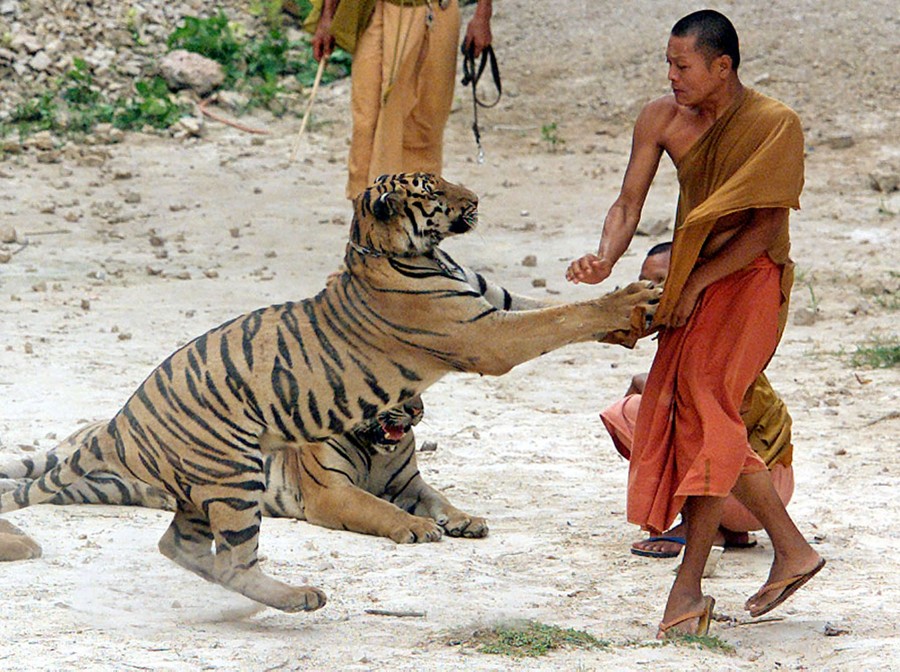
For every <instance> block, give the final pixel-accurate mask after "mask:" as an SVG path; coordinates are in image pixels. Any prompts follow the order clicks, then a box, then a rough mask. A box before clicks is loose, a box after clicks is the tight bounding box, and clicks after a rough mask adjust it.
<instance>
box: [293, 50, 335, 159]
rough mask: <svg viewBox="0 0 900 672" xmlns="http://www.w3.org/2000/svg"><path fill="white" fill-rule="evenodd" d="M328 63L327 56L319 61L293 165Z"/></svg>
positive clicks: (295, 143)
mask: <svg viewBox="0 0 900 672" xmlns="http://www.w3.org/2000/svg"><path fill="white" fill-rule="evenodd" d="M327 62H328V57H327V56H323V57H322V60H321V61H319V69H318V70H316V79H315V81H314V82H313V88H312V91H311V92H310V94H309V102H307V103H306V111H305V112H304V113H303V121H301V122H300V130H299V131H297V138H296V139H295V140H294V147H293V149H292V150H291V163H293V162H294V159H296V158H297V151H298V150H299V149H300V140H301V138H303V132H304V131H305V130H306V122H308V121H309V113H310V112H311V111H312V106H313V101H314V100H315V99H316V94H317V93H318V92H319V82H321V81H322V73H323V72H325V64H326V63H327Z"/></svg>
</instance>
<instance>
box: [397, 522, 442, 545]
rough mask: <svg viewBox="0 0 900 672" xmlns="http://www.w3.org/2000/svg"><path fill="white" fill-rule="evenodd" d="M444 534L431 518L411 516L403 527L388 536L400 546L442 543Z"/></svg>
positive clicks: (400, 526)
mask: <svg viewBox="0 0 900 672" xmlns="http://www.w3.org/2000/svg"><path fill="white" fill-rule="evenodd" d="M443 534H444V532H443V530H442V529H441V527H440V525H438V524H437V523H436V522H435V521H434V520H432V519H431V518H422V517H421V516H409V519H407V520H405V521H404V522H403V523H402V524H401V525H399V526H398V527H396V528H395V529H393V530H391V532H390V533H389V534H388V536H389V537H390V538H391V539H393V540H394V541H396V542H397V543H398V544H422V543H426V542H431V541H440V540H441V537H442V536H443Z"/></svg>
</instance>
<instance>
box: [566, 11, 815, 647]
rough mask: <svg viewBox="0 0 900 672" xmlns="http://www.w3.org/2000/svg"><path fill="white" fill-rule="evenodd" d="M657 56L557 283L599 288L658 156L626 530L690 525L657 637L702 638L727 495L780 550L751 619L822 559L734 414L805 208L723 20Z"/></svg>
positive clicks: (751, 606) (795, 168)
mask: <svg viewBox="0 0 900 672" xmlns="http://www.w3.org/2000/svg"><path fill="white" fill-rule="evenodd" d="M666 61H667V63H668V66H669V70H668V77H669V81H670V83H671V85H672V94H671V95H668V96H664V97H662V98H658V99H656V100H654V101H651V102H650V103H648V104H647V105H646V106H645V107H644V109H643V110H642V111H641V113H640V115H639V116H638V119H637V122H636V123H635V128H634V136H633V142H632V149H631V157H630V159H629V163H628V167H627V169H626V171H625V177H624V179H623V183H622V189H621V191H620V193H619V197H618V198H617V199H616V201H615V202H614V203H613V205H612V207H611V208H610V211H609V213H608V214H607V217H606V220H605V222H604V226H603V233H602V235H601V238H600V244H599V247H598V251H597V253H596V254H587V255H584V256H582V257H581V258H579V259H576V260H575V261H573V262H572V263H571V264H570V265H569V268H568V270H567V272H566V275H567V278H568V279H569V280H570V281H572V282H587V283H592V284H595V283H598V282H601V281H602V280H604V279H605V278H607V277H609V275H610V274H611V272H612V268H613V266H614V264H615V263H616V262H617V261H618V260H619V258H620V257H621V256H622V254H623V253H624V252H625V250H626V249H627V248H628V245H629V244H630V242H631V240H632V238H633V237H634V232H635V230H636V228H637V224H638V222H639V221H640V212H641V209H642V207H643V204H644V201H645V199H646V197H647V193H648V191H649V189H650V183H651V182H652V180H653V177H654V175H655V174H656V170H657V168H658V167H659V161H660V159H661V157H662V154H663V152H665V153H666V154H668V155H669V157H670V158H671V159H672V161H673V162H674V164H675V166H676V168H677V171H678V182H679V186H680V194H679V200H678V208H677V211H676V217H675V234H674V237H673V245H672V261H671V264H670V267H669V272H668V276H667V278H666V285H665V289H664V293H663V296H662V299H661V301H660V306H659V310H658V311H657V313H656V317H655V325H656V326H658V327H660V328H661V332H660V337H659V344H658V347H657V352H656V356H655V358H654V360H653V364H652V366H651V367H650V372H649V374H648V377H647V383H646V386H645V388H644V393H643V396H642V398H641V403H640V407H639V409H638V415H637V419H636V424H635V428H634V441H633V446H632V454H631V460H630V462H629V477H628V503H627V511H628V520H629V521H630V522H633V523H635V524H638V525H640V526H641V527H642V528H643V529H646V530H648V531H650V532H651V533H654V534H659V533H661V532H662V531H664V530H667V529H669V528H670V527H671V525H672V523H673V522H674V520H675V517H676V516H677V515H678V514H679V513H681V515H682V516H683V519H684V521H685V525H686V544H685V549H684V555H683V559H682V563H681V565H680V567H679V569H678V573H677V574H676V577H675V582H674V583H673V585H672V588H671V590H670V591H669V596H668V599H667V601H666V606H665V610H664V613H663V619H662V621H661V622H660V624H659V629H658V631H657V637H659V638H664V637H667V636H669V635H671V634H679V633H683V632H684V633H695V634H705V633H706V632H707V631H708V630H709V624H710V622H711V620H712V615H713V608H714V606H715V600H714V599H713V598H712V597H711V596H708V595H704V594H703V590H702V576H703V570H704V567H705V565H706V560H707V557H708V556H709V552H710V549H711V547H712V544H713V541H714V540H715V535H716V532H717V530H718V529H719V524H720V522H721V519H722V509H723V506H724V503H725V500H726V498H727V496H728V495H729V494H732V493H733V494H734V495H735V497H737V499H738V500H739V501H740V502H741V503H742V504H744V505H745V506H746V507H747V508H748V509H749V510H750V511H751V512H752V513H753V515H754V516H755V517H756V518H758V520H759V521H760V522H761V523H762V525H763V527H764V528H765V530H766V532H767V534H768V536H769V538H770V540H771V541H772V546H773V549H774V560H773V563H772V566H771V568H770V570H769V576H768V579H767V580H766V582H765V583H764V584H763V586H762V587H761V588H760V589H759V590H758V591H757V592H756V593H755V594H754V595H753V596H751V597H750V598H749V599H748V600H747V601H746V602H745V604H744V608H745V609H747V610H748V611H749V612H750V615H751V616H752V617H756V616H760V615H762V614H765V613H767V612H769V611H771V610H772V609H774V608H775V607H777V606H778V605H780V604H782V603H783V602H784V601H785V600H786V599H788V598H789V597H790V596H791V595H793V594H794V593H795V592H796V591H797V589H798V588H800V587H801V586H803V585H805V584H806V582H807V581H809V580H810V579H811V578H812V577H813V576H814V575H815V574H816V573H817V572H818V571H819V570H820V569H821V568H822V567H823V566H824V564H825V561H824V560H823V559H822V558H821V557H820V556H819V554H818V553H816V551H815V550H814V549H813V548H812V546H810V544H809V543H808V542H807V541H806V539H804V537H803V535H802V534H801V532H800V531H799V530H798V529H797V526H796V525H795V524H794V522H793V520H792V519H791V517H790V516H789V515H788V513H787V510H786V509H785V507H784V504H783V503H782V502H781V500H780V498H779V497H778V494H777V492H776V490H775V487H774V485H773V483H772V477H771V474H770V473H769V470H768V469H767V468H766V464H765V462H763V460H762V459H761V458H760V457H759V456H758V455H757V454H756V453H755V452H754V451H753V450H752V449H751V448H750V444H749V441H748V438H747V428H746V426H745V425H744V422H743V421H742V419H741V415H740V408H741V405H742V402H743V400H744V398H745V397H746V396H747V394H748V391H749V389H750V387H751V386H752V385H753V384H754V381H756V379H757V378H758V377H759V375H760V373H762V371H763V370H764V369H765V367H766V365H767V364H768V362H769V360H770V358H771V357H772V354H773V353H774V351H775V347H776V345H777V343H778V340H779V338H780V336H781V332H782V330H783V328H784V325H785V322H786V317H787V300H788V296H789V293H790V286H791V283H792V279H793V273H792V270H793V264H792V263H791V260H790V256H789V252H790V237H789V230H788V213H789V210H790V209H791V208H798V207H799V204H800V201H799V196H800V192H801V190H802V188H803V155H804V142H803V131H802V127H801V124H800V120H799V119H798V117H797V115H796V114H795V113H794V112H793V111H792V110H791V109H790V108H788V107H787V106H786V105H784V104H783V103H780V102H778V101H776V100H773V99H771V98H768V97H767V96H764V95H762V94H761V93H758V92H756V91H753V90H751V89H748V88H746V87H745V86H744V85H743V84H742V83H741V80H740V78H739V77H738V73H737V69H738V66H739V64H740V50H739V47H738V37H737V33H736V32H735V30H734V26H733V25H732V24H731V22H730V21H729V20H728V19H727V18H726V17H725V16H723V15H722V14H720V13H719V12H716V11H713V10H701V11H699V12H694V13H692V14H690V15H688V16H685V17H683V18H682V19H680V20H679V21H678V22H676V24H675V26H673V28H672V32H671V34H670V36H669V41H668V45H667V49H666Z"/></svg>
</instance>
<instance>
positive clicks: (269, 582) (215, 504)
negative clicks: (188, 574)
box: [207, 498, 325, 612]
mask: <svg viewBox="0 0 900 672" xmlns="http://www.w3.org/2000/svg"><path fill="white" fill-rule="evenodd" d="M207 511H208V512H209V522H210V528H211V529H212V533H213V537H214V538H215V542H216V554H215V559H214V562H213V577H214V578H213V580H214V581H215V582H216V583H218V584H220V585H222V586H225V587H226V588H229V589H230V590H234V591H235V592H238V593H240V594H241V595H244V596H245V597H249V598H250V599H251V600H255V601H257V602H261V603H262V604H265V605H268V606H270V607H274V608H276V609H281V610H282V611H287V612H295V611H314V610H315V609H318V608H320V607H322V606H323V605H324V604H325V593H323V592H322V591H321V590H319V589H318V588H313V587H312V586H300V587H299V588H297V587H294V586H290V585H288V584H286V583H282V582H281V581H277V580H276V579H273V578H272V577H270V576H266V575H265V574H264V573H263V571H262V570H261V569H260V568H259V562H258V559H257V549H258V547H259V526H260V521H261V520H262V514H261V511H260V507H259V502H258V501H247V500H237V499H234V498H228V499H211V500H209V501H208V503H207Z"/></svg>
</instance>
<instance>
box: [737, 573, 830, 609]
mask: <svg viewBox="0 0 900 672" xmlns="http://www.w3.org/2000/svg"><path fill="white" fill-rule="evenodd" d="M824 566H825V558H822V559H821V560H819V564H817V565H816V566H815V567H813V568H812V569H811V570H809V571H808V572H806V574H797V575H796V576H791V577H789V578H787V579H782V580H781V581H775V582H773V583H767V584H766V585H764V586H763V587H762V588H760V589H759V590H758V591H756V593H755V594H754V595H753V596H752V597H751V598H749V599H748V600H747V602H746V603H745V604H744V609H746V610H747V611H749V612H750V616H751V617H752V618H756V617H757V616H762V615H763V614H768V613H769V612H770V611H772V610H773V609H774V608H775V607H777V606H778V605H779V604H781V603H782V602H784V601H785V600H786V599H788V598H789V597H790V596H791V595H793V594H794V593H796V592H797V590H798V589H799V588H800V587H802V586H803V584H805V583H806V582H807V581H809V580H810V579H811V578H812V577H814V576H815V575H816V574H818V573H819V570H820V569H822V567H824ZM779 589H780V590H781V592H780V593H778V596H777V597H775V599H773V600H771V601H769V602H766V603H765V604H764V605H763V606H762V607H759V608H757V609H751V608H750V607H749V606H748V605H749V604H750V602H752V601H753V600H754V599H756V598H759V597H762V596H763V595H765V594H766V593H771V592H772V591H773V590H779Z"/></svg>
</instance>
